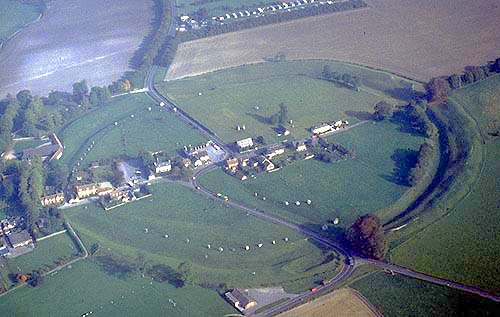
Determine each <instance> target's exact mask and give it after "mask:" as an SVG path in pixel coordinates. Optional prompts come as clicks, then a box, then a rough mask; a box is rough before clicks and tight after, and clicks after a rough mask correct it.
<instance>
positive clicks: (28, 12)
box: [0, 0, 40, 43]
mask: <svg viewBox="0 0 500 317" xmlns="http://www.w3.org/2000/svg"><path fill="white" fill-rule="evenodd" d="M0 8H2V9H1V10H0V43H2V42H3V41H5V40H6V39H7V38H9V36H11V35H12V34H14V33H15V32H16V31H17V30H19V29H20V28H22V27H23V26H24V25H26V24H28V23H29V22H31V21H34V20H35V19H36V18H37V17H38V15H39V14H40V12H39V9H38V8H37V7H36V6H34V5H29V4H24V3H21V2H20V1H14V0H0Z"/></svg>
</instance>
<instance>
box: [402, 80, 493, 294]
mask: <svg viewBox="0 0 500 317" xmlns="http://www.w3.org/2000/svg"><path fill="white" fill-rule="evenodd" d="M499 78H500V77H498V76H496V77H492V78H490V79H488V80H485V81H483V82H480V83H477V84H474V85H472V86H470V87H467V88H465V89H462V90H459V91H457V92H455V93H454V94H453V95H452V97H451V98H450V99H451V102H453V103H455V104H457V105H458V104H460V105H462V106H463V107H464V108H465V110H466V111H467V112H468V113H469V114H470V115H472V116H473V118H474V120H475V121H476V122H477V123H478V124H479V128H480V130H481V135H482V138H483V140H484V143H483V144H479V145H477V146H475V147H474V148H473V149H472V154H471V155H470V157H469V160H468V161H467V168H466V169H465V172H466V173H469V174H471V171H470V170H469V169H470V168H472V167H473V166H478V169H479V172H477V173H475V174H474V176H475V178H471V177H470V176H471V175H466V176H468V177H469V178H471V180H470V181H469V183H471V184H469V185H468V186H465V185H467V184H468V183H467V182H466V181H463V180H461V179H458V181H459V185H458V186H461V187H464V186H465V188H466V189H467V190H470V192H466V193H465V196H464V195H462V196H460V197H463V198H462V199H461V200H459V201H456V199H453V196H444V197H443V199H441V200H440V204H439V205H438V206H436V207H435V208H440V209H446V210H447V211H448V212H449V215H448V216H447V217H445V218H444V219H442V220H440V221H438V222H436V223H435V224H433V225H432V226H430V227H428V228H427V229H426V230H424V231H423V232H421V233H419V234H417V235H416V236H415V237H414V238H413V239H411V240H409V241H407V242H405V243H403V244H402V245H400V246H399V247H397V248H396V249H394V251H393V252H392V260H393V261H395V262H397V263H399V264H402V265H407V266H411V267H414V268H415V269H417V270H421V271H424V272H428V273H431V274H434V275H438V276H444V277H446V278H450V279H453V280H457V281H460V282H463V283H466V284H473V285H478V286H480V287H483V288H486V289H489V290H492V291H495V292H497V293H498V292H500V274H499V273H500V271H499V268H498V259H499V258H500V238H499V237H498V232H499V231H500V215H499V213H498V211H499V208H500V205H499V198H498V197H499V196H498V193H499V192H500V183H499V179H500V163H499V161H498V158H499V157H500V140H499V138H498V137H496V138H495V137H492V136H491V135H488V133H487V131H488V129H489V127H490V124H491V122H492V120H494V119H495V116H496V118H498V113H499V112H500V106H499V104H498V102H496V101H498V100H499V98H500V93H499V90H498V87H500V80H499ZM474 153H476V154H481V153H482V156H479V157H480V158H482V161H481V160H480V161H477V159H476V157H478V156H477V155H474ZM463 184H465V185H463ZM455 187H457V185H455ZM453 188H454V187H452V190H454V189H453ZM450 197H451V198H450ZM435 208H433V209H435ZM433 209H431V210H430V212H433Z"/></svg>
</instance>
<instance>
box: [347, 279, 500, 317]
mask: <svg viewBox="0 0 500 317" xmlns="http://www.w3.org/2000/svg"><path fill="white" fill-rule="evenodd" d="M350 287H352V288H354V289H356V290H358V291H359V292H361V294H362V295H363V296H365V297H366V298H367V299H368V300H369V301H370V302H371V303H372V304H373V305H375V306H376V307H377V308H378V309H379V311H380V312H382V313H383V314H384V316H386V317H392V316H394V317H399V316H415V317H417V316H422V317H424V316H425V317H426V316H496V315H495V314H496V313H498V311H499V309H500V304H498V303H495V302H493V301H490V300H486V299H483V298H481V297H477V296H472V295H469V294H465V293H462V292H459V291H456V290H452V289H449V288H447V287H445V286H438V285H434V284H430V283H427V282H422V281H418V280H414V279H411V278H407V277H403V276H400V275H395V276H391V275H389V274H386V273H382V272H378V273H373V274H370V275H368V276H367V277H364V278H362V279H360V280H358V281H356V282H354V283H352V284H351V285H350ZM495 312H496V313H495Z"/></svg>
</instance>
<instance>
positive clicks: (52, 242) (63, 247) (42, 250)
mask: <svg viewBox="0 0 500 317" xmlns="http://www.w3.org/2000/svg"><path fill="white" fill-rule="evenodd" d="M77 254H78V249H77V247H76V246H75V244H74V243H73V240H71V238H70V237H69V236H68V235H67V234H64V233H63V234H60V235H57V236H54V237H51V238H48V239H45V240H43V241H40V242H37V243H36V248H35V249H34V250H33V251H32V252H30V253H27V254H23V255H21V256H18V257H16V258H12V259H7V261H6V266H7V268H6V269H7V270H8V271H9V272H10V273H14V274H16V273H24V274H26V273H31V272H32V271H49V270H50V269H53V268H54V267H56V266H57V263H56V262H58V261H61V260H66V261H67V260H69V259H70V258H72V257H73V256H75V255H77ZM7 278H8V277H7V276H4V279H5V280H7Z"/></svg>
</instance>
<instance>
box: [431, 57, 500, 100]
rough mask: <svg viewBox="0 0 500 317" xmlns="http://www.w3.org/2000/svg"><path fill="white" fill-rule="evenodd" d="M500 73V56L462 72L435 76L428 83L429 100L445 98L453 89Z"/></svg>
mask: <svg viewBox="0 0 500 317" xmlns="http://www.w3.org/2000/svg"><path fill="white" fill-rule="evenodd" d="M495 73H500V58H497V59H496V60H495V61H491V62H489V63H487V64H485V65H481V66H469V67H466V68H465V70H464V72H463V73H462V74H459V75H457V74H453V75H450V76H448V77H436V78H433V79H432V80H431V81H429V83H428V84H427V85H426V90H427V95H428V99H429V101H441V100H444V99H445V98H446V97H447V96H448V94H449V93H450V92H451V90H453V89H459V88H462V87H464V86H466V85H469V84H472V83H475V82H478V81H481V80H484V79H486V78H487V77H489V76H491V75H492V74H495Z"/></svg>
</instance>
